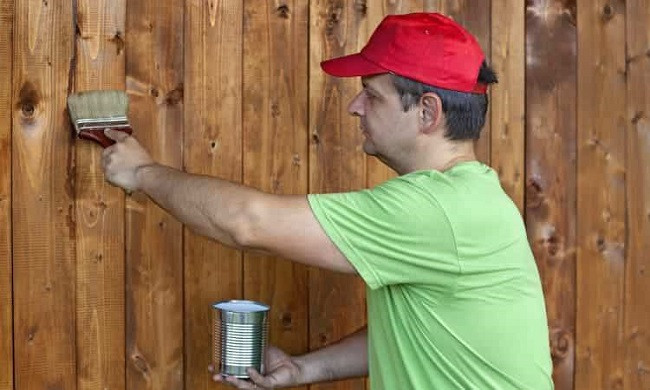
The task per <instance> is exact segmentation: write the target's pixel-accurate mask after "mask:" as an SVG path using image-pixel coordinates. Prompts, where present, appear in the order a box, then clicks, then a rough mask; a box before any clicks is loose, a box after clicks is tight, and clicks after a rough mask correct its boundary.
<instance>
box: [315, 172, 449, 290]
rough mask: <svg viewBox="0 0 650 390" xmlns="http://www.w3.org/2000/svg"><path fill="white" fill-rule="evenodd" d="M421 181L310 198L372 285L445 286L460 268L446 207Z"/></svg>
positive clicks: (402, 179) (393, 182)
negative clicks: (418, 284)
mask: <svg viewBox="0 0 650 390" xmlns="http://www.w3.org/2000/svg"><path fill="white" fill-rule="evenodd" d="M417 179H418V178H406V177H399V178H395V179H392V180H389V181H387V182H385V183H383V184H382V185H380V186H377V187H375V188H373V189H369V190H363V191H356V192H346V193H336V194H319V195H309V196H308V199H309V204H310V206H311V208H312V211H313V213H314V215H315V217H316V219H317V220H318V221H319V223H320V224H321V226H322V227H323V229H324V230H325V232H326V234H327V235H328V236H329V238H330V239H331V240H332V241H333V242H334V244H335V245H336V246H337V247H338V248H339V250H340V251H341V252H342V253H343V254H344V255H345V256H346V258H347V259H348V260H349V261H350V263H351V264H352V265H353V266H354V267H355V268H356V270H357V271H358V272H359V274H360V275H361V277H362V278H363V279H364V281H365V282H366V283H367V284H368V286H369V287H370V288H372V289H376V288H379V287H382V286H386V285H390V284H401V283H424V284H430V285H440V286H441V287H442V286H444V285H447V284H449V283H450V282H451V281H452V280H454V279H455V276H457V275H458V273H459V272H460V268H459V262H458V252H457V249H456V243H455V240H454V235H453V230H452V227H451V225H450V222H449V220H448V218H447V216H446V214H445V212H444V209H443V207H442V206H441V205H440V204H439V203H438V200H437V199H436V197H435V194H433V193H432V192H431V191H428V190H427V189H425V188H423V187H422V186H421V185H419V184H418V180H417Z"/></svg>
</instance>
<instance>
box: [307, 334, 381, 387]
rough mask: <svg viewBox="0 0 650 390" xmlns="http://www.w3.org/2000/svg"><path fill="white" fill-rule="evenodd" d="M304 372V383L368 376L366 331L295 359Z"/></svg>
mask: <svg viewBox="0 0 650 390" xmlns="http://www.w3.org/2000/svg"><path fill="white" fill-rule="evenodd" d="M296 361H297V363H298V364H299V365H300V366H302V367H303V369H304V370H305V382H304V383H316V382H323V381H331V380H338V379H346V378H355V377H361V376H365V375H368V331H367V329H365V328H364V329H363V330H361V331H359V332H357V333H354V334H352V335H350V336H348V337H346V338H344V339H343V340H341V341H339V342H338V343H336V344H333V345H330V346H328V347H325V348H322V349H319V350H317V351H314V352H310V353H308V354H306V355H303V356H300V357H298V358H296Z"/></svg>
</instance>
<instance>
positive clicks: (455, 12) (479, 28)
mask: <svg viewBox="0 0 650 390" xmlns="http://www.w3.org/2000/svg"><path fill="white" fill-rule="evenodd" d="M499 1H502V0H499ZM424 9H425V10H426V11H429V12H440V13H442V14H445V15H447V16H449V17H451V18H453V19H454V20H455V21H457V22H458V23H460V24H461V25H462V26H463V27H465V28H466V29H467V31H469V32H470V33H472V34H473V35H474V36H475V37H476V39H477V40H478V42H479V44H480V45H481V48H482V49H483V52H484V53H485V57H486V60H487V62H488V64H491V58H490V45H491V38H490V15H491V12H490V10H491V1H489V0H481V1H473V0H424ZM509 12H511V11H509ZM491 112H492V110H488V113H487V117H486V118H485V126H484V127H483V130H482V131H481V138H480V139H479V140H478V141H477V142H476V157H477V158H478V159H479V160H481V161H483V162H484V163H486V164H490V139H491V131H490V128H491V123H490V122H491V119H490V117H491Z"/></svg>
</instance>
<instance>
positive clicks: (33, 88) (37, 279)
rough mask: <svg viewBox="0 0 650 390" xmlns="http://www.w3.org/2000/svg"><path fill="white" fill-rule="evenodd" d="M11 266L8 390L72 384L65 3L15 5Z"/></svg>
mask: <svg viewBox="0 0 650 390" xmlns="http://www.w3.org/2000/svg"><path fill="white" fill-rule="evenodd" d="M15 7H16V8H15V10H16V13H15V29H14V34H15V35H14V71H13V88H12V93H13V98H12V99H13V102H14V103H13V110H14V111H13V134H12V176H13V179H12V180H13V182H12V186H13V189H12V196H13V198H12V199H13V201H12V202H13V205H12V207H13V215H12V221H13V245H12V246H13V265H14V268H13V270H14V275H13V277H14V284H13V287H14V302H13V304H14V307H13V308H14V335H15V338H14V364H15V370H14V375H15V379H14V380H15V382H14V386H15V388H16V389H21V390H42V389H74V388H76V386H77V380H76V339H75V334H76V332H75V296H76V294H75V280H76V277H75V245H76V240H75V239H76V235H75V234H76V232H75V230H76V229H75V223H76V222H75V205H74V193H75V189H74V186H75V183H74V179H75V173H74V170H75V168H74V165H75V161H74V148H73V146H72V136H71V135H70V132H69V131H70V125H69V121H68V118H67V115H66V114H65V112H66V110H65V105H66V96H67V93H68V90H69V88H70V85H71V82H72V81H71V80H70V79H69V77H70V73H71V69H70V67H71V58H73V51H74V30H73V26H74V24H73V14H72V7H70V4H65V3H64V2H43V1H42V0H18V1H16V2H15Z"/></svg>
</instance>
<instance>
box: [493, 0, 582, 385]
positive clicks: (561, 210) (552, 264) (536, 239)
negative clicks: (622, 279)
mask: <svg viewBox="0 0 650 390" xmlns="http://www.w3.org/2000/svg"><path fill="white" fill-rule="evenodd" d="M575 24H576V23H575V3H573V2H564V3H563V2H547V1H542V0H539V1H529V2H528V4H527V9H526V53H527V57H526V156H525V157H526V178H527V179H526V209H525V212H526V215H525V217H526V225H527V227H528V237H529V240H530V243H531V247H532V249H533V253H534V255H535V258H536V260H537V265H538V268H539V271H540V274H541V278H542V284H543V288H544V295H545V298H546V307H547V316H548V322H549V332H550V335H549V336H550V343H551V354H552V358H553V365H554V372H553V380H554V382H555V386H556V388H557V389H558V390H569V389H573V375H574V358H575V351H574V348H575V300H576V286H575V275H576V274H575V272H576V263H575V262H576V185H577V184H576V136H577V128H576V110H577V107H576V88H577V74H576V61H577V52H576V50H577V48H576V40H577V31H576V25H575ZM504 76H505V75H504ZM506 77H508V76H506ZM495 132H496V131H495Z"/></svg>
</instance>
